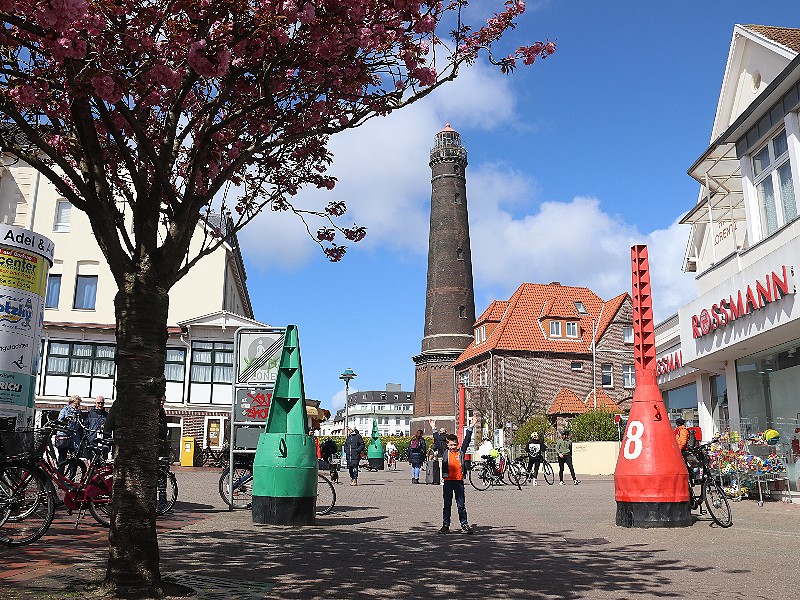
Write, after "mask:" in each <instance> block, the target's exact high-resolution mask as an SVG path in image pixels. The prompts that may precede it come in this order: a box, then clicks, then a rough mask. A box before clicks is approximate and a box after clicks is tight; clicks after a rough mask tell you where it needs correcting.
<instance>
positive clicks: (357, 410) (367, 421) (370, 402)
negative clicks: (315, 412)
mask: <svg viewBox="0 0 800 600" xmlns="http://www.w3.org/2000/svg"><path fill="white" fill-rule="evenodd" d="M401 387H402V386H401V385H400V384H397V383H387V384H386V389H385V390H378V391H363V392H352V393H351V394H350V395H349V396H348V398H347V400H348V406H347V424H348V426H349V427H351V428H354V429H358V431H359V432H360V433H361V435H363V436H365V437H369V436H370V435H371V434H372V423H373V420H374V421H377V423H378V433H379V434H380V435H411V417H412V416H413V414H414V392H404V391H403V390H402V389H401ZM344 429H345V409H343V408H342V409H339V410H338V411H337V412H336V414H335V415H334V416H333V418H332V419H329V420H328V421H327V422H325V423H323V424H322V426H321V429H320V435H344V433H343V432H344Z"/></svg>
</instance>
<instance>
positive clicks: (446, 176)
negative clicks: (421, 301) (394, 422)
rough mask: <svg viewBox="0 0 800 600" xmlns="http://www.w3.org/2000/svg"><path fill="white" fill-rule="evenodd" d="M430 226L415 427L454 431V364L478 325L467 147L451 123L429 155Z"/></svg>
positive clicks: (440, 133) (417, 363)
mask: <svg viewBox="0 0 800 600" xmlns="http://www.w3.org/2000/svg"><path fill="white" fill-rule="evenodd" d="M430 167H431V188H432V190H431V228H430V237H429V240H428V287H427V293H426V299H425V328H424V334H423V338H422V352H421V353H420V354H418V355H417V356H415V357H414V363H415V365H416V368H415V376H414V419H413V421H412V424H411V431H412V432H413V431H416V430H417V429H423V430H425V431H428V430H429V429H430V426H429V425H428V419H435V420H436V425H437V427H446V428H447V430H448V431H449V432H453V431H455V426H456V412H457V411H456V402H457V398H456V385H455V371H454V370H453V363H454V362H455V360H456V359H457V358H458V357H459V356H460V355H461V353H462V352H463V351H464V349H465V348H466V347H467V346H468V345H469V344H470V342H471V341H472V338H473V333H472V326H473V324H474V323H475V296H474V292H473V289H472V253H471V251H470V246H469V219H468V216H467V180H466V175H465V170H466V168H467V150H466V148H464V146H463V144H462V143H461V136H460V135H459V134H458V132H456V131H454V130H453V129H451V128H450V125H449V124H448V125H447V126H446V127H445V128H444V129H442V130H441V131H440V132H439V133H437V134H436V141H435V143H434V146H433V148H432V149H431V154H430Z"/></svg>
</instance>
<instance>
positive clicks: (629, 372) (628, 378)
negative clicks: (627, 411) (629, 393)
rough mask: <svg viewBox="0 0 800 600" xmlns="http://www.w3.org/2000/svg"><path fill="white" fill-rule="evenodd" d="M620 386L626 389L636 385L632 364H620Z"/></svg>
mask: <svg viewBox="0 0 800 600" xmlns="http://www.w3.org/2000/svg"><path fill="white" fill-rule="evenodd" d="M622 387H624V388H625V389H626V390H629V389H632V388H635V387H636V370H635V369H634V366H633V365H622Z"/></svg>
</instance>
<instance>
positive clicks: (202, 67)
mask: <svg viewBox="0 0 800 600" xmlns="http://www.w3.org/2000/svg"><path fill="white" fill-rule="evenodd" d="M207 47H208V41H207V40H198V41H196V42H194V43H193V44H192V45H191V47H190V48H189V64H190V65H191V67H192V68H193V69H194V70H195V72H197V74H198V75H202V76H203V77H208V78H211V77H224V76H225V74H226V73H227V72H228V67H229V66H230V62H231V51H230V50H228V49H227V48H224V49H222V50H220V51H219V52H218V53H217V54H216V55H209V54H208V53H207Z"/></svg>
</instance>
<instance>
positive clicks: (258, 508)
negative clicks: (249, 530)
mask: <svg viewBox="0 0 800 600" xmlns="http://www.w3.org/2000/svg"><path fill="white" fill-rule="evenodd" d="M316 507H317V498H316V496H312V497H310V498H285V497H284V498H276V497H272V496H253V523H262V524H265V525H314V524H315V520H314V519H315V517H316Z"/></svg>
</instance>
